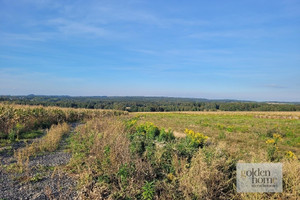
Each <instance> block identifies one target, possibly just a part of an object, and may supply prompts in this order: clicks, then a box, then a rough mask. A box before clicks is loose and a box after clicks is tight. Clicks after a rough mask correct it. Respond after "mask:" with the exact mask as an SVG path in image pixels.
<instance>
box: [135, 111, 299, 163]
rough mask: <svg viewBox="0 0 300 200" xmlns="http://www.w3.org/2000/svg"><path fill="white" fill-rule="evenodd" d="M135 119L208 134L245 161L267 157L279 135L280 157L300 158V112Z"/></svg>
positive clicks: (178, 130) (167, 115)
mask: <svg viewBox="0 0 300 200" xmlns="http://www.w3.org/2000/svg"><path fill="white" fill-rule="evenodd" d="M134 116H136V117H137V118H138V119H139V120H138V121H140V122H153V123H154V124H155V125H157V126H159V127H162V128H170V129H172V130H173V131H174V132H175V133H179V134H180V133H184V130H185V129H186V128H188V129H192V130H194V131H196V132H201V133H204V134H205V135H207V136H209V137H210V138H211V139H212V141H213V142H216V143H224V144H227V145H228V146H230V149H231V150H232V151H237V153H239V154H240V155H241V156H242V157H245V158H246V157H249V156H248V154H249V153H256V154H266V151H265V149H267V146H268V144H266V141H267V140H268V139H270V138H272V137H273V134H279V135H280V136H281V138H282V139H281V140H280V141H279V142H278V148H279V150H280V153H281V154H284V153H286V152H287V151H292V152H293V153H295V154H296V155H297V156H298V157H299V156H300V120H299V119H300V112H183V113H178V112H177V113H176V112H175V113H138V114H134ZM260 156H262V157H261V158H263V157H264V156H263V155H260ZM251 158H253V159H255V158H254V157H253V156H251Z"/></svg>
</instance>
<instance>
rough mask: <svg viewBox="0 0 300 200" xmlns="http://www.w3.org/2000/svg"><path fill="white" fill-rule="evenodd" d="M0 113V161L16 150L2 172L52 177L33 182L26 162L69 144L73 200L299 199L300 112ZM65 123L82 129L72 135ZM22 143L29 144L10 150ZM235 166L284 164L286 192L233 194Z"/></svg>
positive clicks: (8, 109)
mask: <svg viewBox="0 0 300 200" xmlns="http://www.w3.org/2000/svg"><path fill="white" fill-rule="evenodd" d="M0 111H1V112H0V117H1V119H2V121H1V131H2V139H1V145H2V146H3V147H2V150H1V151H2V155H4V154H5V153H4V154H3V152H9V149H13V150H14V153H12V151H10V152H11V154H12V155H11V157H12V158H9V156H10V155H5V156H4V157H3V158H1V159H2V161H9V162H8V163H11V164H5V165H3V166H1V168H2V172H1V173H4V171H6V172H5V173H11V176H18V177H23V176H24V173H26V179H22V180H24V181H26V180H27V183H26V184H28V185H30V184H32V181H31V182H30V180H36V181H34V184H37V183H36V182H39V181H41V180H48V179H51V176H44V177H43V178H38V179H37V178H35V177H36V175H34V173H33V172H32V169H31V168H30V166H31V164H30V162H31V161H34V158H35V157H36V156H42V157H38V158H40V159H42V158H43V156H46V157H47V155H51V154H55V153H57V149H60V148H62V147H61V144H64V143H66V144H64V145H63V146H64V147H67V148H66V149H65V150H64V151H66V155H69V156H70V160H65V161H66V164H65V165H63V166H59V169H60V170H62V171H63V172H64V173H66V174H68V175H67V176H68V177H72V179H74V180H76V182H77V186H76V188H73V189H74V190H75V191H76V192H75V193H76V194H74V195H77V198H80V199H144V200H150V199H246V200H249V199H297V197H299V196H300V163H299V158H300V155H299V153H300V120H299V118H300V113H299V112H172V113H130V114H128V113H126V112H118V111H103V110H85V109H60V108H52V107H49V108H44V107H29V106H25V107H23V106H7V105H0ZM70 122H80V125H77V127H76V128H75V129H74V128H73V129H74V130H72V131H71V132H70V126H69V125H70ZM68 123H69V125H68ZM55 124H58V125H55ZM77 124H78V123H77ZM48 127H51V128H50V129H49V130H48V131H43V128H48ZM43 132H44V133H43ZM12 135H13V136H14V137H12ZM15 135H17V137H15ZM36 137H38V139H36ZM63 138H64V139H63ZM22 140H26V141H27V140H28V141H29V142H30V144H28V145H27V142H26V145H25V146H24V145H23V146H21V147H20V148H17V149H14V148H15V146H16V145H15V144H16V143H18V142H20V141H22ZM61 140H64V141H65V142H64V143H62V142H61ZM61 154H62V153H59V154H57V155H61ZM8 158H9V159H8ZM10 160H11V161H10ZM50 162H51V161H50ZM238 162H253V163H265V162H281V163H283V192H282V193H237V192H236V164H237V163H238ZM1 168H0V169H1ZM43 168H45V167H43ZM7 169H8V170H7ZM1 173H0V175H1ZM20 173H21V174H20ZM22 173H23V175H22ZM31 174H33V175H31ZM0 178H1V177H0ZM22 184H25V183H22ZM40 187H41V186H40ZM0 192H1V191H0ZM33 193H34V192H33ZM55 194H56V193H52V194H51V193H49V195H50V196H51V195H55ZM21 195H22V194H21ZM64 195H66V194H65V193H61V194H59V196H61V197H62V196H64ZM3 196H4V194H3ZM0 197H1V194H0Z"/></svg>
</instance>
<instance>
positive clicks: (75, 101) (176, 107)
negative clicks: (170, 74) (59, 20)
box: [0, 95, 300, 112]
mask: <svg viewBox="0 0 300 200" xmlns="http://www.w3.org/2000/svg"><path fill="white" fill-rule="evenodd" d="M0 102H5V103H9V104H10V103H14V104H20V105H42V106H58V107H67V108H87V109H114V110H123V111H129V112H171V111H300V103H299V102H290V103H286V102H255V101H239V100H226V99H224V100H209V99H204V98H176V97H142V96H141V97H134V96H132V97H131V96H124V97H119V96H115V97H114V96H112V97H108V96H91V97H88V96H86V97H85V96H84V97H83V96H78V97H71V96H46V95H45V96H44V95H27V96H0Z"/></svg>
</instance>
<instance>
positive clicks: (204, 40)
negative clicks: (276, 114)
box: [0, 0, 300, 101]
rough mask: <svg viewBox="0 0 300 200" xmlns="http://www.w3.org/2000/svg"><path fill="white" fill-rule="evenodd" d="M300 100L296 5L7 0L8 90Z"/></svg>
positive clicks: (1, 35)
mask: <svg viewBox="0 0 300 200" xmlns="http://www.w3.org/2000/svg"><path fill="white" fill-rule="evenodd" d="M32 93H33V94H47V95H72V96H78V95H83V96H87V95H108V96H125V95H126V96H175V97H200V98H210V99H223V98H229V99H244V100H258V101H263V100H279V101H300V1H298V0H284V1H278V0H272V1H270V0H249V1H247V0H236V1H231V0H226V1H223V0H212V1H204V0H195V1H192V0H191V1H181V0H178V1H176V0H174V1H168V0H166V1H156V0H151V1H149V0H145V1H143V0H128V1H123V0H122V1H121V0H119V1H114V0H107V1H102V0H94V1H93V0H85V1H83V0H82V1H78V0H64V1H61V0H18V1H12V0H0V94H4V95H27V94H32Z"/></svg>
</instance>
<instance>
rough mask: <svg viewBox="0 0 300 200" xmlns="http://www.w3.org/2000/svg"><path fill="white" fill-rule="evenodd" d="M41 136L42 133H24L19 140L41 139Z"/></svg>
mask: <svg viewBox="0 0 300 200" xmlns="http://www.w3.org/2000/svg"><path fill="white" fill-rule="evenodd" d="M41 135H43V132H42V131H30V132H25V133H22V134H21V135H20V136H19V138H20V139H33V138H36V137H39V136H41Z"/></svg>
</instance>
